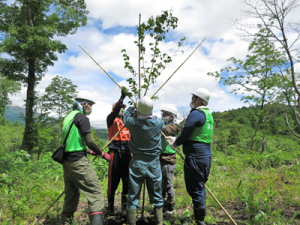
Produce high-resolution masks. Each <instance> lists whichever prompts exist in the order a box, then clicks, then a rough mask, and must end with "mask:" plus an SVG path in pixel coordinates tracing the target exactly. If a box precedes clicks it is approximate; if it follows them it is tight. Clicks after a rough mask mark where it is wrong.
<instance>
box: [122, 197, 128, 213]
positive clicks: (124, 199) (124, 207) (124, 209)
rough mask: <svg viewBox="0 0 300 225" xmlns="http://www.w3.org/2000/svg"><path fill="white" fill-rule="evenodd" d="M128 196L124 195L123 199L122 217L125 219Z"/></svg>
mask: <svg viewBox="0 0 300 225" xmlns="http://www.w3.org/2000/svg"><path fill="white" fill-rule="evenodd" d="M126 198H127V196H126V195H122V198H121V217H123V218H125V217H126Z"/></svg>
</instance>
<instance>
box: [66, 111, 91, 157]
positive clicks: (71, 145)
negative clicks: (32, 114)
mask: <svg viewBox="0 0 300 225" xmlns="http://www.w3.org/2000/svg"><path fill="white" fill-rule="evenodd" d="M77 113H82V112H80V111H79V110H74V111H72V112H70V113H69V114H68V115H67V116H66V118H65V119H64V122H63V128H62V135H61V136H62V141H64V140H65V138H66V136H67V133H68V131H69V129H70V126H71V124H72V122H73V121H74V118H75V116H76V114H77ZM82 114H83V113H82ZM87 149H88V146H87V145H86V143H85V140H84V138H83V137H82V136H81V133H80V131H79V129H78V128H77V127H76V126H75V124H74V125H73V126H72V128H71V131H70V133H69V136H68V139H67V141H66V149H65V152H79V151H83V150H87Z"/></svg>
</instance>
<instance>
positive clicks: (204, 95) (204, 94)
mask: <svg viewBox="0 0 300 225" xmlns="http://www.w3.org/2000/svg"><path fill="white" fill-rule="evenodd" d="M192 94H193V95H195V96H197V97H199V98H200V99H201V100H203V104H205V105H208V102H209V97H210V93H209V91H208V90H207V89H206V88H198V89H197V90H196V91H194V92H192Z"/></svg>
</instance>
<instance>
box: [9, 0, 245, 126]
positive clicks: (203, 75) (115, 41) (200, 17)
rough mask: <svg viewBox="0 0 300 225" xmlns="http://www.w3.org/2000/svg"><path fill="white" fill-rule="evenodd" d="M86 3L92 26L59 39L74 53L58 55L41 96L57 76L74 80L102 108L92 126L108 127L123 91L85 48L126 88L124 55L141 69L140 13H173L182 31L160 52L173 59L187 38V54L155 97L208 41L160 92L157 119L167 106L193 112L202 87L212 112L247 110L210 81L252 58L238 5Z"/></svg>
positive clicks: (184, 0) (145, 0)
mask: <svg viewBox="0 0 300 225" xmlns="http://www.w3.org/2000/svg"><path fill="white" fill-rule="evenodd" d="M86 4H87V8H88V10H89V11H90V14H89V20H88V25H87V26H85V27H81V28H79V29H78V31H77V33H76V34H74V35H68V36H66V37H58V39H59V40H61V41H62V42H63V43H65V44H66V45H67V47H68V50H67V51H66V52H65V53H63V54H60V55H58V61H56V62H55V64H54V66H52V67H49V68H48V72H47V73H46V75H45V77H44V79H43V80H42V81H41V82H40V84H39V85H38V86H37V91H39V92H40V93H41V94H43V92H44V90H45V88H46V87H47V86H48V85H49V84H50V82H51V79H52V78H53V77H55V76H56V74H60V75H61V76H63V77H66V78H68V79H71V80H72V82H73V83H74V84H76V85H77V86H78V90H88V91H90V92H92V93H93V95H94V96H95V100H96V105H95V106H93V107H94V108H93V113H92V114H91V116H90V120H91V124H92V126H94V127H96V128H106V122H105V121H106V116H107V114H109V113H110V111H111V105H112V103H113V102H115V101H117V100H118V99H119V97H120V90H119V89H118V87H117V86H116V85H115V84H114V83H113V82H112V81H111V80H110V78H109V77H108V76H107V75H106V74H105V73H104V72H102V71H101V70H100V68H99V67H98V66H97V65H96V64H95V63H94V62H93V61H92V60H91V59H90V58H89V57H88V56H87V55H86V54H85V53H84V52H83V51H82V50H81V49H80V48H79V45H81V46H82V47H83V48H84V49H85V50H86V51H87V52H88V53H89V54H90V55H91V56H92V57H93V58H94V59H95V60H96V61H97V62H98V63H99V64H100V65H101V66H102V67H103V68H104V69H105V70H106V71H107V72H108V73H109V74H110V75H111V76H112V77H113V78H114V79H115V80H116V81H117V82H118V83H119V84H120V85H125V86H126V85H128V84H127V82H126V79H128V78H129V77H130V73H129V72H128V71H127V70H126V69H124V61H123V57H122V53H121V50H122V49H126V50H127V53H128V55H129V56H130V59H131V63H132V64H133V66H135V68H136V69H137V59H138V49H137V47H136V46H135V44H134V43H133V42H134V41H135V40H137V37H136V26H137V25H138V18H139V13H141V15H142V22H144V21H147V20H148V18H149V17H150V16H151V15H153V16H154V17H155V16H156V15H159V14H161V11H162V10H169V9H173V15H174V16H176V17H177V18H178V19H179V21H178V28H177V29H176V30H175V31H174V32H171V33H170V34H168V36H167V38H166V40H165V41H164V42H163V43H162V44H161V47H160V49H161V50H162V51H163V52H167V53H169V54H170V55H172V53H173V50H174V49H177V42H178V41H179V39H181V38H182V37H186V38H187V40H186V41H185V43H184V45H183V46H182V50H184V54H177V56H176V57H175V58H174V59H173V62H172V63H171V64H170V65H168V66H167V68H166V70H164V71H163V73H162V75H161V76H160V77H159V78H158V79H157V83H156V84H155V85H152V87H151V88H150V90H149V92H148V93H149V96H150V95H152V94H153V93H154V92H155V90H156V89H157V88H158V87H159V86H160V85H162V84H163V83H164V82H165V81H166V80H167V78H168V77H169V76H170V75H171V74H172V73H173V72H174V71H175V70H176V68H177V67H178V66H179V65H180V64H181V63H182V62H183V61H184V60H185V59H186V58H187V57H188V55H189V54H190V53H191V52H192V51H193V50H194V48H195V47H196V46H197V45H198V44H199V43H200V42H201V41H202V40H203V38H204V37H207V38H206V40H205V41H204V43H203V44H202V46H201V47H200V48H199V49H198V50H197V51H196V52H195V53H194V55H193V56H191V58H190V59H189V60H188V61H187V62H186V63H185V65H183V66H182V68H181V69H180V70H179V71H178V72H177V73H176V74H175V75H174V77H173V78H172V79H171V80H170V81H169V82H168V83H167V84H166V85H165V86H164V88H163V89H162V90H161V91H160V92H159V93H158V97H159V100H158V101H156V102H155V103H154V112H155V114H156V115H160V112H159V110H160V109H162V108H163V107H164V106H165V105H166V104H173V105H175V106H176V107H177V108H178V109H185V110H188V109H189V103H190V100H191V94H190V93H191V92H192V91H194V90H195V89H197V88H199V87H205V88H207V89H208V90H209V91H210V92H211V100H210V103H209V107H210V108H211V110H212V111H224V110H228V109H234V108H239V107H242V106H243V105H244V104H243V103H242V102H240V100H239V97H238V96H235V95H232V94H230V92H229V88H228V87H224V86H222V85H220V84H219V83H218V82H217V81H215V79H214V78H213V77H210V76H207V73H208V72H213V71H220V69H222V68H224V67H226V66H228V65H229V62H227V59H228V58H230V57H235V58H238V59H243V58H245V56H246V54H247V48H248V45H249V43H247V42H245V41H243V40H241V39H240V38H239V37H238V36H236V35H235V33H234V31H233V29H232V27H231V25H230V18H240V10H241V8H242V6H241V5H240V4H239V3H238V1H237V0H227V1H198V0H178V1H166V0H152V1H149V0H140V1H137V0H122V1H121V0H111V1H98V0H87V1H86ZM148 39H149V37H148V36H147V37H146V40H145V43H148V41H149V40H148ZM146 54H147V53H146ZM149 54H150V53H149V52H148V55H149ZM146 57H147V56H146ZM148 61H150V60H148ZM25 93H26V88H23V89H22V91H21V93H19V94H17V95H15V96H12V101H13V105H19V106H22V105H23V104H24V101H23V99H25V98H26V95H25Z"/></svg>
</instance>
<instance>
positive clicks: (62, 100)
mask: <svg viewBox="0 0 300 225" xmlns="http://www.w3.org/2000/svg"><path fill="white" fill-rule="evenodd" d="M76 88H77V86H76V85H74V84H73V83H72V81H71V80H70V79H67V78H64V77H62V76H59V75H57V76H56V77H54V78H53V79H52V81H51V83H50V85H49V86H48V87H46V89H45V94H44V95H43V96H41V97H40V98H39V99H37V100H36V109H35V110H36V111H37V112H38V113H39V117H38V123H40V125H39V126H41V128H43V129H46V128H49V123H50V124H57V125H59V130H58V131H59V132H58V135H59V140H60V137H61V124H62V120H63V118H64V117H65V116H66V115H67V114H68V112H70V111H71V110H72V103H73V101H74V98H75V96H76V93H77V91H76ZM50 113H54V114H55V116H56V117H55V118H53V117H49V114H50Z"/></svg>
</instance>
